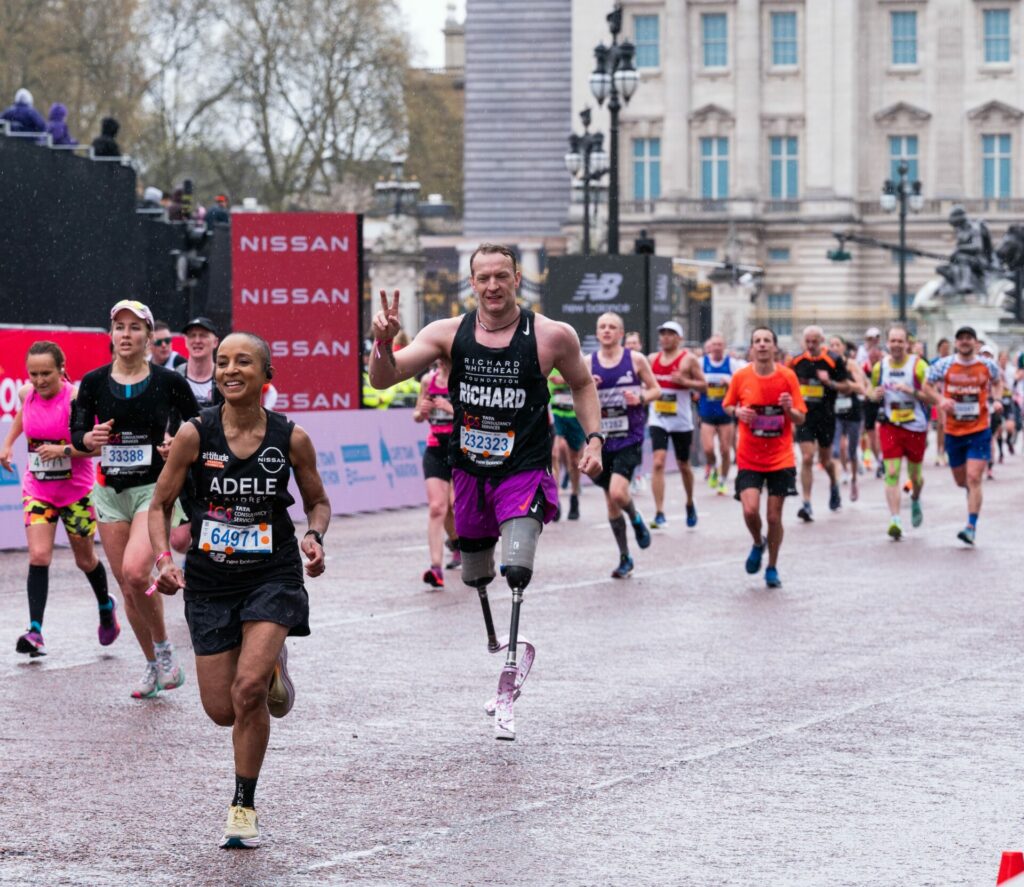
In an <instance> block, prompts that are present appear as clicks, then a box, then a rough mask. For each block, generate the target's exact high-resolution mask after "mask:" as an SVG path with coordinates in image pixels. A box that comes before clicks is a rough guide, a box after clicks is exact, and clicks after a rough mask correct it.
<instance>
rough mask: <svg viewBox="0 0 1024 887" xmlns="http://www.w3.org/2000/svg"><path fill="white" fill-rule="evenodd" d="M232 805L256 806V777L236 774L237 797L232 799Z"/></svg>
mask: <svg viewBox="0 0 1024 887" xmlns="http://www.w3.org/2000/svg"><path fill="white" fill-rule="evenodd" d="M258 778H259V777H257V779H258ZM231 806H232V807H251V808H255V806H256V779H249V778H248V777H246V776H239V775H238V774H237V773H236V774H235V797H234V799H233V800H232V801H231Z"/></svg>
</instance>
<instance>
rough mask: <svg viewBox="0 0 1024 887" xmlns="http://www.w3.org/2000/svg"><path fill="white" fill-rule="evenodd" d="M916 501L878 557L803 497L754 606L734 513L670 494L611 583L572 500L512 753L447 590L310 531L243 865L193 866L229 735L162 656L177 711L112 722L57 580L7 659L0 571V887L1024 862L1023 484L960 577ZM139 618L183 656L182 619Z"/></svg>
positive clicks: (474, 620)
mask: <svg viewBox="0 0 1024 887" xmlns="http://www.w3.org/2000/svg"><path fill="white" fill-rule="evenodd" d="M926 476H927V481H928V484H927V486H926V489H925V495H924V503H925V524H924V526H923V527H922V528H921V529H920V530H918V531H914V530H908V537H907V538H905V540H904V541H903V542H901V543H898V544H897V543H892V542H890V541H889V540H888V539H887V538H886V537H885V536H884V531H885V525H886V512H885V509H884V506H883V494H882V483H881V481H876V480H874V479H867V480H865V481H864V482H863V486H862V493H861V499H860V501H859V502H857V503H848V502H847V503H845V504H844V508H843V510H842V511H841V512H840V513H839V514H835V515H833V514H829V513H828V510H827V508H826V496H827V489H826V488H825V485H824V484H823V483H822V482H821V479H820V477H821V475H820V474H819V475H818V477H819V480H818V482H817V483H818V486H817V489H816V490H815V502H816V510H817V520H816V522H815V523H814V524H812V525H798V521H797V520H796V517H795V513H796V507H797V506H796V503H795V502H790V503H788V504H787V507H786V512H787V518H788V535H787V537H786V542H785V545H784V548H783V553H782V559H781V561H780V571H781V574H782V578H783V581H784V583H785V586H784V588H783V589H781V590H778V591H769V590H766V589H765V587H764V585H763V580H762V579H761V577H760V576H758V577H753V578H751V577H748V576H747V575H746V574H745V573H744V572H743V560H744V558H745V556H746V553H747V550H748V546H749V541H748V538H747V537H746V536H745V534H744V531H743V529H742V526H741V518H740V512H739V506H738V504H737V503H735V502H734V501H732V499H731V498H724V497H723V498H719V497H715V496H713V495H712V494H711V493H710V492H709V491H708V490H707V488H706V487H703V486H700V487H699V489H698V507H699V509H700V524H699V525H698V527H697V528H696V529H694V530H688V529H687V528H686V527H685V525H684V520H683V509H682V497H681V493H680V491H679V490H678V480H677V479H675V478H673V479H672V480H671V483H670V487H669V489H670V500H669V509H668V511H669V525H668V527H667V528H666V529H665V530H663V531H660V532H658V533H656V538H655V540H654V544H653V546H652V547H651V548H650V549H649V550H647V551H646V552H643V553H640V554H638V555H636V559H637V570H636V573H635V575H634V578H632V579H631V580H627V581H624V582H623V581H613V580H612V579H610V578H609V572H610V570H611V568H612V567H613V566H614V563H615V557H614V554H613V551H612V538H611V533H610V531H609V529H608V526H607V523H606V522H605V521H604V520H603V518H602V514H603V503H602V502H601V499H600V493H599V491H598V490H597V489H596V488H593V487H590V488H588V489H587V490H586V492H585V495H584V497H583V504H582V508H583V519H582V520H581V521H580V522H579V523H578V524H569V523H567V522H565V521H563V522H561V523H559V524H555V525H552V526H551V527H549V529H548V530H547V531H545V534H544V537H543V540H542V542H541V548H540V554H539V561H538V571H537V577H536V579H535V581H534V583H533V584H532V585H531V586H530V588H529V589H528V591H527V594H526V603H525V605H524V609H523V621H522V631H523V633H524V634H525V635H526V636H528V637H529V638H530V639H531V640H532V641H534V642H535V643H536V644H537V648H538V655H537V663H536V666H535V668H534V672H533V674H532V675H531V677H530V680H529V682H528V684H527V686H526V690H525V692H524V694H523V697H522V699H521V700H520V702H519V703H518V704H517V706H516V714H517V727H518V739H517V741H516V742H515V743H498V742H495V741H494V739H493V733H492V729H493V728H492V722H491V720H490V719H488V718H487V717H486V716H485V715H484V713H483V710H482V706H483V703H484V702H485V700H486V699H487V698H488V696H490V695H491V694H492V693H493V689H494V687H495V684H496V681H497V676H498V672H499V670H500V666H501V662H500V661H499V658H498V657H497V656H489V655H488V654H487V652H486V647H485V639H484V632H483V625H482V619H481V617H480V608H479V604H478V602H477V598H476V594H475V592H473V591H471V590H469V589H466V588H465V587H464V586H462V585H461V583H460V582H459V581H458V578H457V573H454V574H453V573H449V576H448V578H449V584H448V588H447V589H446V590H445V591H443V592H433V593H431V592H428V591H425V590H424V587H423V586H422V585H421V583H420V574H421V573H422V571H423V569H424V567H425V566H426V546H425V544H424V538H423V537H424V533H423V526H424V523H425V513H424V512H423V511H422V510H419V509H417V510H408V511H401V512H391V513H385V514H377V515H367V516H362V517H358V518H347V519H336V521H335V523H334V525H333V526H332V528H331V531H330V534H329V536H328V541H329V552H330V556H331V559H330V561H329V564H328V573H327V575H326V576H325V577H323V578H322V579H320V580H317V581H314V582H311V583H310V584H309V589H310V593H311V600H312V606H313V619H312V626H313V635H312V637H310V638H306V639H297V640H292V641H289V645H290V650H291V657H290V660H289V662H290V666H291V670H292V676H293V678H294V680H295V683H296V685H297V688H298V701H297V703H296V706H295V709H294V710H293V712H292V713H291V715H289V717H288V718H287V719H285V720H284V721H281V722H275V723H274V725H273V733H272V736H271V747H270V750H269V753H268V757H267V762H266V765H265V769H264V773H263V776H262V778H261V780H260V785H259V790H258V794H257V808H258V810H259V812H260V816H261V825H262V828H263V839H264V846H263V847H262V848H260V849H259V850H256V851H251V852H234V853H229V852H226V851H221V850H219V849H217V841H218V839H219V837H220V834H221V829H222V827H223V819H224V816H225V814H226V811H227V805H228V803H229V800H230V794H231V790H232V785H233V783H232V772H233V770H232V765H231V751H230V734H229V732H228V731H227V730H223V729H220V728H217V727H214V726H213V725H212V724H211V723H210V722H208V721H207V720H206V719H205V716H204V715H203V713H202V710H201V708H200V704H199V698H198V694H197V690H196V684H195V680H194V674H195V671H194V667H193V664H192V662H191V661H190V658H189V659H187V662H188V675H189V682H188V683H187V684H186V686H184V687H183V688H181V689H179V690H175V691H171V692H168V693H164V694H162V696H161V697H160V698H158V699H156V700H150V701H135V700H132V699H130V698H129V696H128V692H129V688H130V685H131V684H132V683H133V682H134V680H135V679H136V678H137V677H138V672H140V665H141V656H140V654H139V653H138V649H137V647H136V646H135V644H134V640H133V639H132V637H131V636H130V629H128V628H127V626H126V627H125V633H123V634H122V636H121V638H120V639H119V640H118V642H117V643H116V644H115V645H114V646H113V647H111V648H109V652H107V651H101V648H100V647H99V646H98V645H97V643H96V634H95V623H94V618H95V617H94V612H95V611H94V604H93V602H92V599H91V595H90V593H89V590H88V587H87V585H86V583H85V582H84V580H83V579H82V578H81V577H80V575H79V574H78V573H77V572H76V571H75V568H74V565H73V563H72V561H71V558H70V555H69V554H68V553H67V552H66V551H62V552H60V553H59V554H58V556H57V559H56V562H55V566H54V568H53V570H52V579H51V598H50V606H49V610H48V613H47V619H46V624H45V635H46V639H47V644H48V647H49V648H50V655H48V656H47V657H45V658H44V659H41V660H35V661H31V662H30V661H28V660H27V659H25V658H23V657H19V656H17V654H15V653H14V652H13V651H14V641H15V638H16V637H17V635H18V633H19V632H20V631H21V630H23V626H24V623H25V618H26V613H25V602H24V591H23V587H24V585H23V583H24V573H25V570H26V560H25V555H24V553H21V552H9V553H5V554H0V624H2V625H3V626H4V632H5V634H4V637H3V639H2V640H3V648H4V650H5V651H6V652H4V653H2V654H0V681H2V683H3V694H2V700H3V702H2V711H3V716H2V719H0V789H2V804H0V883H2V884H4V885H22V884H25V885H28V884H33V885H35V884H74V885H99V884H147V885H149V884H169V885H170V884H173V885H184V884H189V885H207V884H209V885H215V884H267V885H278V884H280V885H291V884H296V885H305V884H348V883H354V884H360V885H371V884H373V885H420V884H431V885H433V884H439V885H447V884H452V885H464V884H465V885H476V884H508V883H513V882H515V883H520V884H531V885H532V884H544V885H547V884H552V885H556V884H557V885H563V884H565V885H588V884H600V885H604V884H614V885H620V884H659V885H660V884H665V885H708V887H710V885H737V887H738V885H754V884H757V885H801V887H802V885H809V887H810V885H814V887H817V885H821V887H824V885H837V884H841V885H879V887H890V885H892V887H895V885H903V884H908V885H909V884H914V885H942V887H948V885H961V884H962V885H975V884H991V883H994V882H995V875H996V871H997V868H998V864H999V855H1000V852H1001V851H1002V850H1003V849H1008V848H1017V847H1020V846H1021V845H1022V844H1024V809H1022V808H1024V802H1022V801H1021V794H1022V780H1021V764H1022V762H1024V752H1022V750H1021V742H1020V729H1021V723H1022V717H1021V716H1022V714H1024V697H1022V692H1021V689H1022V682H1024V663H1022V658H1021V656H1020V638H1021V634H1022V627H1024V625H1022V623H1024V618H1022V615H1021V609H1020V607H1019V605H1018V601H1019V589H1020V578H1019V574H1020V569H1019V564H1020V560H1021V546H1020V535H1021V531H1022V528H1024V524H1022V522H1021V520H1020V517H1019V511H1018V509H1017V507H1016V505H1017V502H1019V500H1020V491H1021V489H1022V480H1024V458H1021V457H1017V458H1016V459H1015V460H1012V461H1008V463H1007V464H1006V465H1005V466H1002V467H999V468H997V480H996V481H995V482H992V483H989V484H987V485H986V502H985V507H984V511H983V514H982V518H981V522H980V525H979V534H978V546H977V548H976V549H974V550H967V549H965V548H963V547H962V546H961V545H960V544H959V543H957V542H956V540H955V538H954V536H955V533H956V531H957V530H958V529H959V527H960V524H961V522H962V520H963V497H962V495H961V494H960V493H959V492H958V491H956V490H955V489H954V488H953V486H952V482H951V480H950V479H949V476H948V472H947V471H946V470H940V469H937V468H932V467H929V468H928V469H927V475H926ZM844 492H845V490H844ZM638 502H639V503H640V505H641V507H642V508H643V510H644V512H645V513H646V514H647V515H648V517H650V516H651V514H650V513H651V507H650V495H649V493H644V494H641V495H640V496H639V497H638ZM905 520H906V522H907V524H908V526H909V514H908V515H906V517H905ZM492 592H493V594H492V596H493V598H494V599H495V604H496V607H495V610H496V613H495V615H496V619H497V620H498V622H499V625H500V626H504V625H507V613H508V598H509V595H508V592H507V589H505V587H504V585H503V583H500V582H499V583H496V584H495V586H493V587H492ZM168 613H169V624H170V626H171V634H172V639H173V640H174V641H175V643H176V645H177V646H178V647H179V649H181V650H182V651H185V652H186V653H187V652H189V650H190V648H189V643H188V635H187V630H186V627H185V624H184V620H183V618H182V615H181V602H180V598H179V599H176V600H174V601H171V602H169V606H168ZM500 632H501V628H499V633H500Z"/></svg>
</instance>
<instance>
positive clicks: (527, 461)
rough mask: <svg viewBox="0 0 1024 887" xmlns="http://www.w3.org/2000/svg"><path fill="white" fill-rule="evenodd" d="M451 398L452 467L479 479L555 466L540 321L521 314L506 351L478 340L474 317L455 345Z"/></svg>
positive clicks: (469, 318) (458, 334) (462, 328)
mask: <svg viewBox="0 0 1024 887" xmlns="http://www.w3.org/2000/svg"><path fill="white" fill-rule="evenodd" d="M448 395H449V397H450V398H451V401H452V406H453V407H454V408H455V415H454V417H453V420H452V437H451V443H450V445H449V451H448V452H449V461H450V462H451V464H452V465H453V466H454V467H455V468H460V469H462V470H463V471H467V472H469V473H470V474H472V475H474V476H476V477H496V478H497V477H507V476H508V475H510V474H515V473H516V472H519V471H529V470H532V469H535V468H548V467H550V465H551V445H552V440H551V426H550V422H549V420H548V396H549V395H548V380H547V377H546V376H545V375H544V373H542V372H541V369H540V360H539V359H538V358H537V330H536V318H535V317H534V314H533V312H532V311H530V310H529V309H527V308H523V309H522V311H521V313H520V317H519V323H518V325H517V326H516V331H515V333H514V334H513V336H512V341H510V342H509V343H508V347H507V348H487V347H486V346H484V345H481V344H480V343H479V342H477V340H476V311H470V312H469V314H467V315H466V316H465V317H464V318H463V319H462V323H461V324H459V329H458V331H457V332H456V333H455V341H454V342H453V343H452V369H451V373H450V374H449V376H448Z"/></svg>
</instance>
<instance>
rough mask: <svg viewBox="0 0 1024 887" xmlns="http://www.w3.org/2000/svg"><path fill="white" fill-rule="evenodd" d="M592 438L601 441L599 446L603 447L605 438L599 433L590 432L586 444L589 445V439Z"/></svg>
mask: <svg viewBox="0 0 1024 887" xmlns="http://www.w3.org/2000/svg"><path fill="white" fill-rule="evenodd" d="M592 437H596V438H597V439H598V440H599V441H601V446H602V447H603V446H604V443H605V436H604V435H603V434H601V432H600V431H591V432H590V434H588V435H587V443H590V439H591V438H592Z"/></svg>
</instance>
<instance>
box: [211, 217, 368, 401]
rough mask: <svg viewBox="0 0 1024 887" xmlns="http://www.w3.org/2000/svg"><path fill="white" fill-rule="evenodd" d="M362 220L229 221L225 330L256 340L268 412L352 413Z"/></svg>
mask: <svg viewBox="0 0 1024 887" xmlns="http://www.w3.org/2000/svg"><path fill="white" fill-rule="evenodd" d="M362 221H363V220H362V216H358V215H355V214H352V213H236V214H235V215H233V216H232V217H231V241H232V246H231V264H232V313H233V314H232V326H233V328H234V329H236V330H247V331H250V332H254V333H257V334H258V335H260V336H263V338H264V339H266V340H267V341H268V342H269V343H270V350H271V355H272V360H273V364H274V387H276V388H277V390H278V395H279V396H278V401H277V404H276V406H275V409H277V410H280V411H282V412H293V411H296V410H300V411H310V410H348V409H356V408H358V407H359V403H360V401H359V394H360V389H361V380H360V375H361V370H362V367H361V363H360V360H361V358H360V353H359V345H360V341H361V338H362V337H361V335H360V330H361V323H360V316H359V314H360V303H361V297H360V281H361V279H362Z"/></svg>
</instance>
